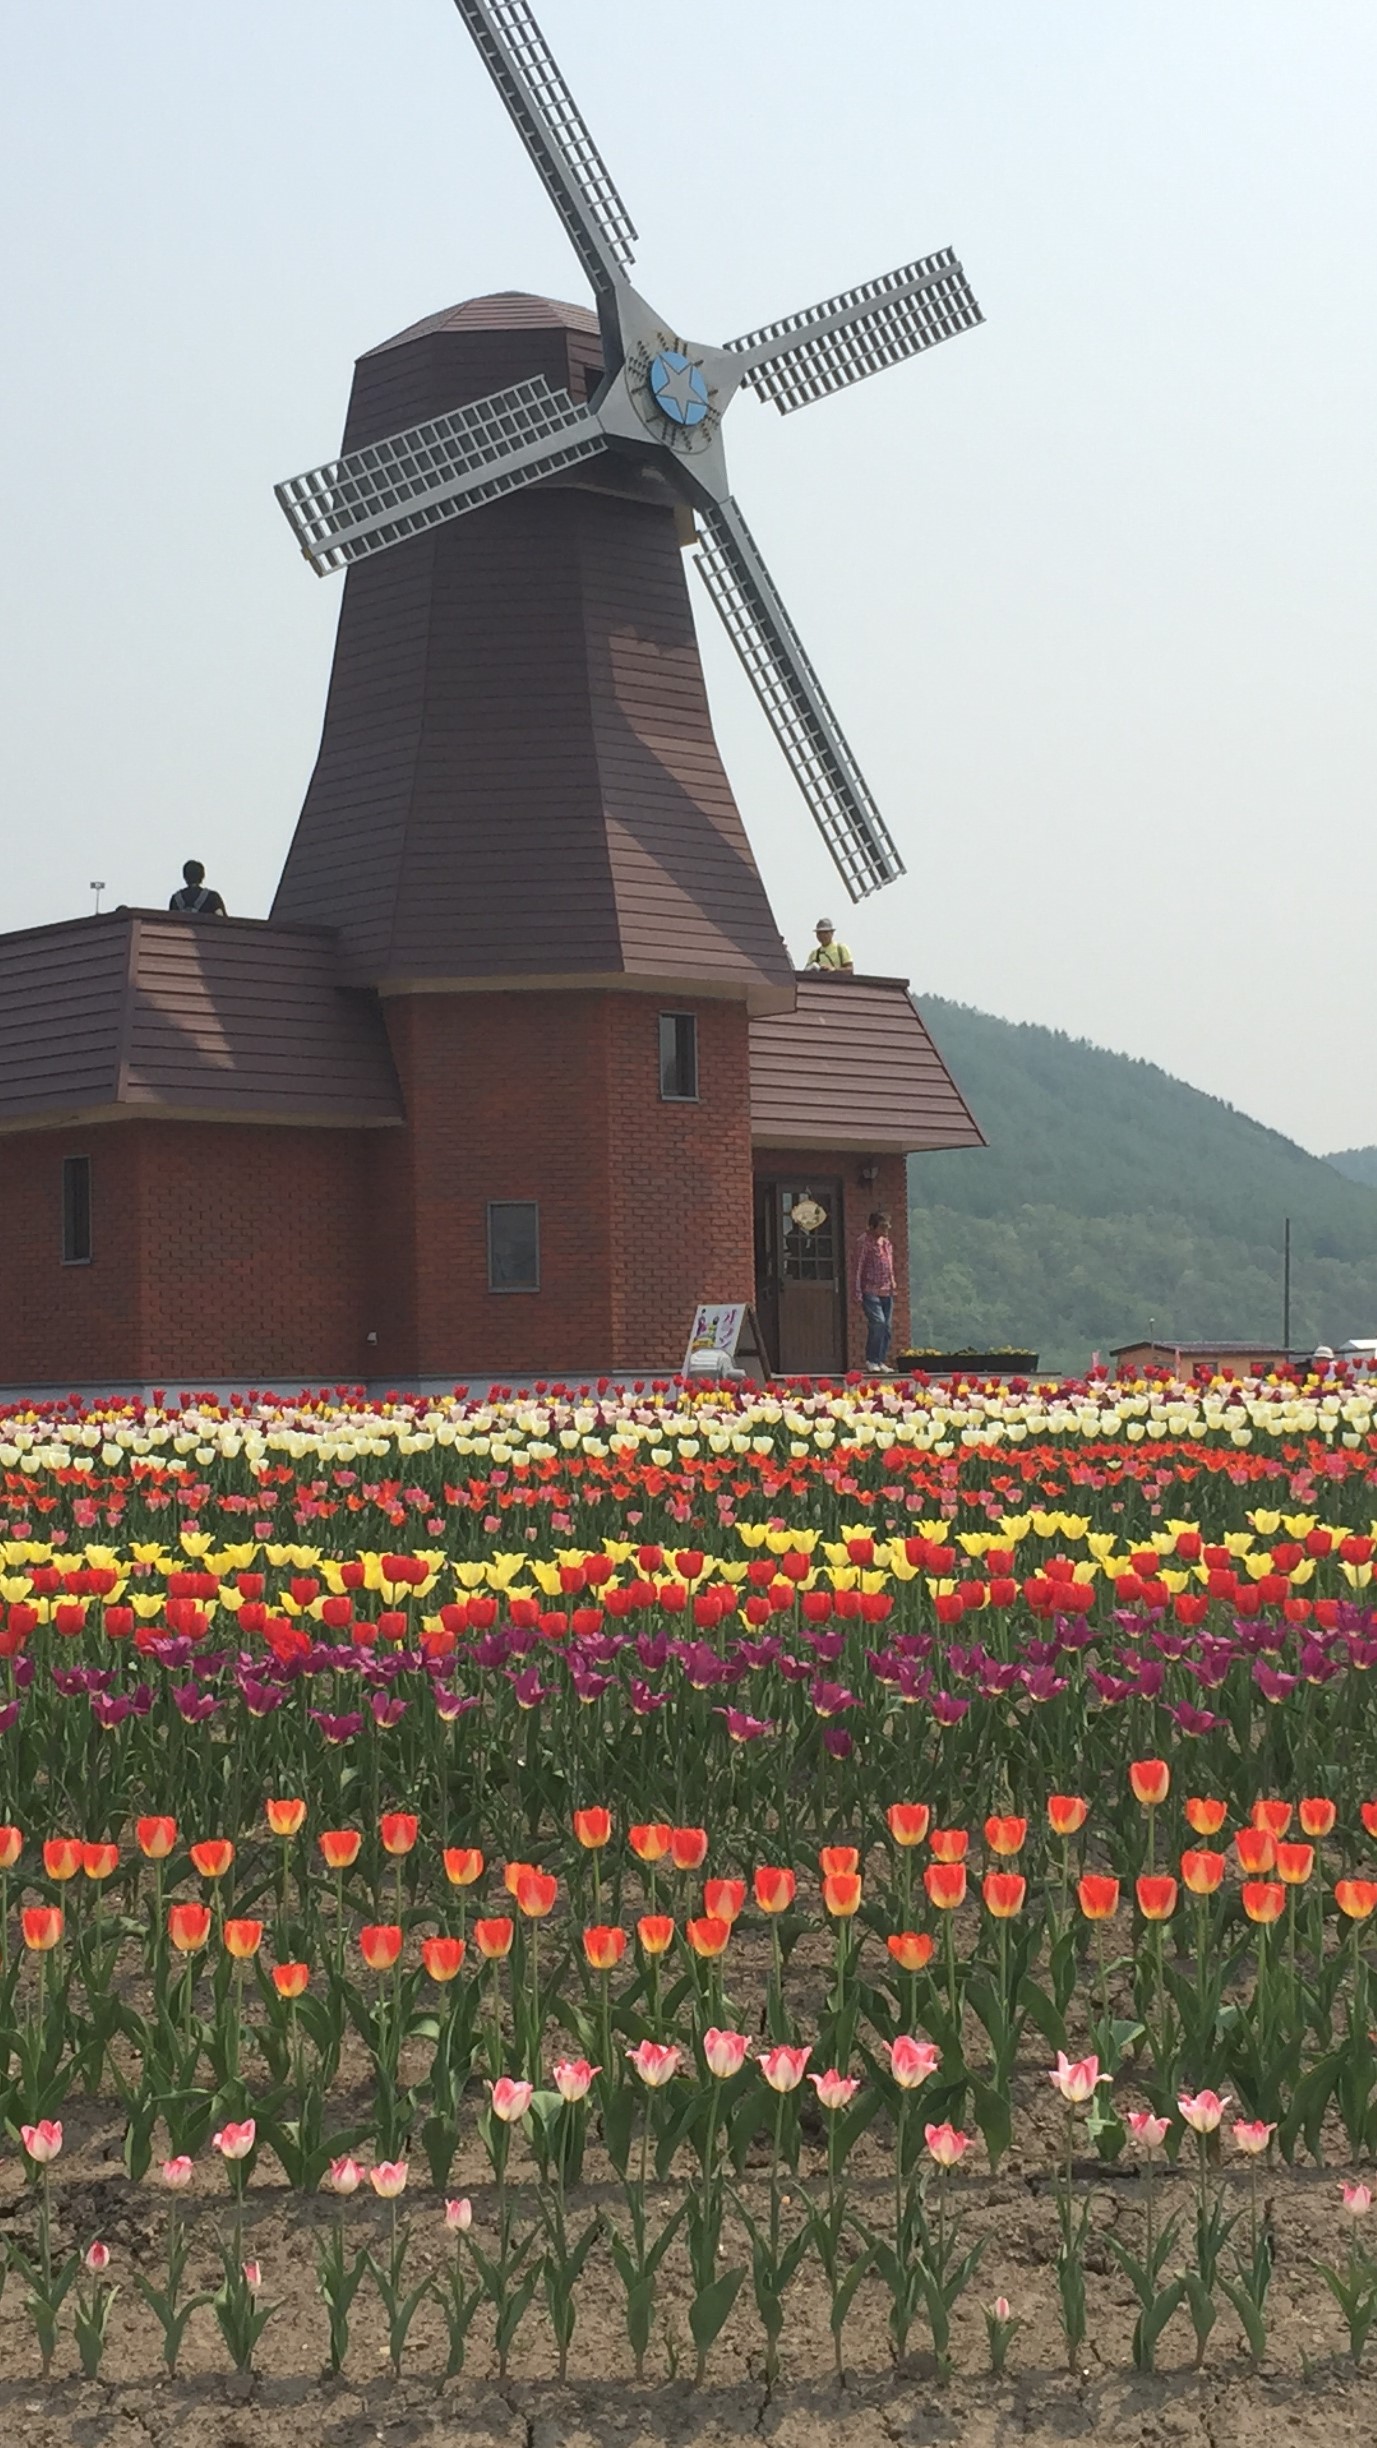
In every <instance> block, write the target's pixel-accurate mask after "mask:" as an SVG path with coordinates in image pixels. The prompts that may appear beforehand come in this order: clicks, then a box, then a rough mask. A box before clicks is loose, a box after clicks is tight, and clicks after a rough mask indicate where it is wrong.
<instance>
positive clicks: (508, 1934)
mask: <svg viewBox="0 0 1377 2448" xmlns="http://www.w3.org/2000/svg"><path fill="white" fill-rule="evenodd" d="M473 1943H474V1945H475V1946H476V1947H477V1949H478V1952H479V1954H480V1955H481V1956H482V1957H483V1960H484V1962H485V1963H498V1962H500V1960H501V1958H502V1957H503V1956H504V1955H510V1953H511V1951H512V1924H511V1922H510V1921H509V1920H508V1919H507V1918H506V1916H505V1914H504V1915H503V1916H502V1918H501V1919H500V1920H496V1921H475V1922H474V1925H473Z"/></svg>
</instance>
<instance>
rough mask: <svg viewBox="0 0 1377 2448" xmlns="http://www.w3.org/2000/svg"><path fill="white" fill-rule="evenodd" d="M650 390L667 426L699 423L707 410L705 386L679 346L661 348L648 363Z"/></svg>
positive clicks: (700, 375) (708, 404)
mask: <svg viewBox="0 0 1377 2448" xmlns="http://www.w3.org/2000/svg"><path fill="white" fill-rule="evenodd" d="M650 392H651V397H652V399H653V400H654V402H655V405H656V407H657V408H658V409H659V411H660V413H661V415H662V416H666V417H668V419H669V421H670V423H671V425H685V426H689V427H692V426H694V425H701V424H702V422H703V419H704V417H705V416H706V415H707V413H708V408H709V406H710V401H709V398H708V386H707V384H706V383H705V382H704V380H703V377H702V374H701V372H700V371H699V369H698V367H697V366H696V365H694V364H693V362H692V360H691V359H690V358H688V357H686V356H685V355H684V353H683V350H682V349H661V351H660V354H659V356H658V357H653V358H652V359H651V363H650Z"/></svg>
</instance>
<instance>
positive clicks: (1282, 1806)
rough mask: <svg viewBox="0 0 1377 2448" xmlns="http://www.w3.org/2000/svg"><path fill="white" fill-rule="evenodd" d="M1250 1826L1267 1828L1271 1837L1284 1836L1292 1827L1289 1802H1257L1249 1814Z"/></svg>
mask: <svg viewBox="0 0 1377 2448" xmlns="http://www.w3.org/2000/svg"><path fill="white" fill-rule="evenodd" d="M1248 1819H1249V1824H1250V1825H1251V1826H1252V1827H1255V1828H1266V1830H1267V1833H1268V1835H1269V1836H1284V1835H1285V1834H1286V1831H1287V1829H1288V1828H1289V1826H1290V1825H1291V1805H1290V1803H1289V1802H1255V1803H1254V1804H1253V1807H1252V1809H1251V1810H1250V1811H1249V1813H1248Z"/></svg>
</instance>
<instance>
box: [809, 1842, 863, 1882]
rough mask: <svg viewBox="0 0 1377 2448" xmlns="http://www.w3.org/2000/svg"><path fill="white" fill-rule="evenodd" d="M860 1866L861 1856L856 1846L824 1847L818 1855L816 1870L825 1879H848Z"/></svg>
mask: <svg viewBox="0 0 1377 2448" xmlns="http://www.w3.org/2000/svg"><path fill="white" fill-rule="evenodd" d="M860 1866H861V1856H860V1851H859V1848H858V1847H857V1846H856V1845H824V1846H823V1848H822V1851H821V1852H820V1853H819V1855H818V1868H819V1870H820V1871H821V1873H822V1875H823V1877H824V1878H825V1879H828V1878H849V1877H850V1876H851V1875H852V1873H853V1872H854V1871H856V1870H859V1868H860Z"/></svg>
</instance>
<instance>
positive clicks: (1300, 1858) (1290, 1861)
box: [1277, 1844, 1315, 1887]
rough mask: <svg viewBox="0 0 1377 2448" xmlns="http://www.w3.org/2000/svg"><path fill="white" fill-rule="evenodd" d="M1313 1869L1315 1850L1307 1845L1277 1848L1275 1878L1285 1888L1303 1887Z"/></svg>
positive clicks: (1280, 1845) (1279, 1846)
mask: <svg viewBox="0 0 1377 2448" xmlns="http://www.w3.org/2000/svg"><path fill="white" fill-rule="evenodd" d="M1314 1867H1315V1848H1314V1846H1313V1845H1308V1844H1279V1845H1278V1846H1277V1877H1278V1878H1279V1879H1280V1880H1281V1882H1282V1884H1283V1886H1285V1887H1303V1886H1304V1885H1305V1883H1306V1880H1307V1879H1308V1878H1309V1876H1310V1873H1311V1871H1312V1870H1313V1869H1314Z"/></svg>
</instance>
